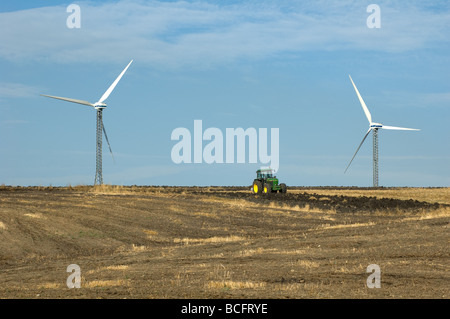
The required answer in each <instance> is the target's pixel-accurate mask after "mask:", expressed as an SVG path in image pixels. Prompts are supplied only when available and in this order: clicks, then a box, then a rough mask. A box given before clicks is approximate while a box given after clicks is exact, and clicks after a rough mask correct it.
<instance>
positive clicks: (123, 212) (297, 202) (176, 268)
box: [0, 186, 450, 299]
mask: <svg viewBox="0 0 450 319" xmlns="http://www.w3.org/2000/svg"><path fill="white" fill-rule="evenodd" d="M449 222H450V188H435V189H433V188H429V189H427V188H424V189H405V188H399V189H370V188H367V189H361V188H354V189H352V188H350V189H349V188H300V187H297V188H290V189H289V190H288V193H287V194H284V195H283V194H271V196H260V195H253V194H251V193H250V189H249V187H204V188H199V187H137V186H130V187H124V186H102V187H95V188H94V187H88V186H77V187H64V188H58V187H7V186H2V187H0V298H276V299H279V298H295V299H299V298H444V299H445V298H449V287H450V285H449V284H450V253H449V243H450V240H449V239H450V233H449ZM71 264H76V265H78V266H79V267H80V269H81V288H79V289H76V288H74V289H69V288H68V286H67V278H68V277H69V275H71V273H69V272H67V267H68V266H69V265H71ZM371 264H376V265H378V266H379V267H380V269H381V278H380V283H381V288H372V289H371V288H368V287H367V279H368V277H369V276H370V275H371V273H368V272H367V267H368V266H369V265H371Z"/></svg>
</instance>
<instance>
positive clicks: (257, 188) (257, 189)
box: [252, 180, 263, 194]
mask: <svg viewBox="0 0 450 319" xmlns="http://www.w3.org/2000/svg"><path fill="white" fill-rule="evenodd" d="M262 190H263V185H262V183H261V182H260V181H258V180H255V181H253V185H252V193H253V194H261V192H262Z"/></svg>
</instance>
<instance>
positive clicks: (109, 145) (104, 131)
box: [102, 119, 116, 164]
mask: <svg viewBox="0 0 450 319" xmlns="http://www.w3.org/2000/svg"><path fill="white" fill-rule="evenodd" d="M102 127H103V133H105V139H106V143H108V147H109V152H110V153H111V156H112V159H113V162H114V164H115V163H116V161H115V160H114V155H113V152H112V150H111V144H109V140H108V135H107V134H106V130H105V124H103V119H102Z"/></svg>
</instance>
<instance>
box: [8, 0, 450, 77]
mask: <svg viewBox="0 0 450 319" xmlns="http://www.w3.org/2000/svg"><path fill="white" fill-rule="evenodd" d="M224 3H228V2H224ZM224 3H222V2H215V1H214V2H207V1H194V2H188V1H177V2H161V1H118V2H99V3H97V2H79V3H78V4H79V6H80V8H81V28H80V29H69V28H67V26H66V20H67V18H68V16H69V15H70V13H67V12H66V7H65V6H52V7H42V8H36V9H29V10H21V11H15V12H6V13H0V29H1V30H6V32H5V31H3V32H1V33H0V41H1V43H2V45H1V46H0V58H1V59H5V60H9V61H22V60H38V61H51V62H57V63H74V62H83V63H89V62H120V63H122V62H123V61H124V60H128V59H129V58H130V57H132V58H134V59H136V60H139V61H140V63H145V64H147V65H149V66H152V67H163V68H165V67H181V66H186V65H197V66H201V65H203V66H205V67H208V66H211V65H215V64H218V63H219V64H221V63H229V62H232V61H237V60H244V61H245V60H246V59H250V60H261V59H265V58H270V57H276V56H281V55H287V54H296V53H300V52H305V51H309V52H311V51H316V50H320V51H324V50H326V51H335V50H371V51H380V52H388V53H394V54H395V53H397V52H405V51H410V50H417V49H421V48H433V47H442V46H448V44H449V40H448V39H449V38H448V37H447V36H446V35H447V32H448V31H447V29H446V28H447V26H448V25H450V14H449V11H448V10H446V11H444V12H442V11H437V10H433V8H426V7H423V6H421V5H420V4H417V2H414V1H411V2H407V5H405V4H403V5H402V4H398V3H397V2H396V3H392V2H390V1H386V2H384V1H379V2H378V4H379V6H380V8H381V28H380V29H369V28H368V27H367V25H366V20H367V18H368V16H369V15H370V13H368V12H366V8H367V6H368V4H369V3H364V2H360V1H335V2H330V1H299V2H293V1H255V2H253V1H242V2H234V3H231V4H224Z"/></svg>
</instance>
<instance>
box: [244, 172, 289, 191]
mask: <svg viewBox="0 0 450 319" xmlns="http://www.w3.org/2000/svg"><path fill="white" fill-rule="evenodd" d="M286 191H287V188H286V184H284V183H281V184H278V178H277V177H276V176H273V170H272V169H270V168H268V169H259V170H257V171H256V178H255V180H253V185H252V193H253V194H261V193H262V194H267V195H269V194H271V193H276V192H280V193H282V194H284V193H286Z"/></svg>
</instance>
